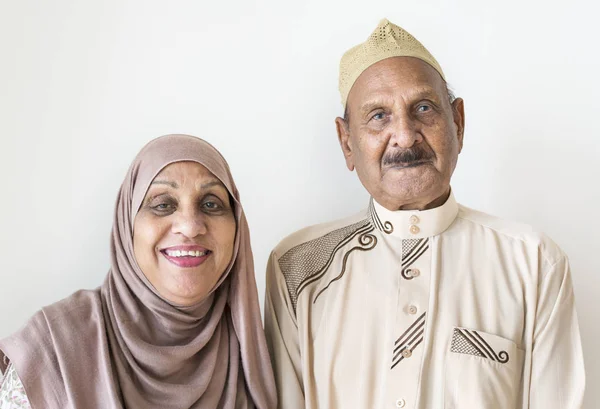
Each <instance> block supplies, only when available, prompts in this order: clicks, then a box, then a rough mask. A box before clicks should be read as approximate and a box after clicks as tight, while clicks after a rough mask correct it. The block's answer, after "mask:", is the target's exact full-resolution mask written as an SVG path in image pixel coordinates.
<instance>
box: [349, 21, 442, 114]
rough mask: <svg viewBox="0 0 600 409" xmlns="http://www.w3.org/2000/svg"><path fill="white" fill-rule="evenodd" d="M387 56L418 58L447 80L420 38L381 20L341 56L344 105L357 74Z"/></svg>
mask: <svg viewBox="0 0 600 409" xmlns="http://www.w3.org/2000/svg"><path fill="white" fill-rule="evenodd" d="M390 57H415V58H419V59H420V60H423V61H425V62H426V63H427V64H429V65H431V66H432V67H433V68H435V70H436V71H437V72H439V73H440V75H441V76H442V78H444V80H445V79H446V78H445V77H444V72H443V71H442V67H440V65H439V64H438V62H437V61H436V60H435V58H433V55H431V54H430V53H429V51H427V49H426V48H425V47H424V46H423V44H421V43H420V42H419V40H417V39H416V38H414V37H413V36H412V35H411V34H410V33H409V32H408V31H406V30H404V29H403V28H402V27H398V26H397V25H395V24H393V23H390V22H389V21H388V20H387V19H383V20H381V22H380V23H379V25H378V26H377V28H376V29H375V31H373V33H372V34H371V35H370V36H369V38H368V39H367V41H365V42H364V43H362V44H359V45H357V46H355V47H352V48H351V49H349V50H348V51H346V52H345V53H344V55H343V56H342V60H341V61H340V84H339V87H340V94H341V96H342V105H343V106H344V107H345V106H346V100H347V99H348V94H349V93H350V89H351V88H352V85H354V82H355V81H356V79H357V78H358V77H359V76H360V74H362V72H363V71H364V70H366V69H367V68H369V67H370V66H371V65H373V64H375V63H376V62H379V61H381V60H385V59H386V58H390Z"/></svg>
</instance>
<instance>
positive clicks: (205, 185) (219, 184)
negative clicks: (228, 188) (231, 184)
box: [200, 180, 225, 189]
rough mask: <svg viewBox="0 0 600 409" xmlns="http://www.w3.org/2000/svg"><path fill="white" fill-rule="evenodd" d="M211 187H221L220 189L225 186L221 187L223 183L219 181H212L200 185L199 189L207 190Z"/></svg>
mask: <svg viewBox="0 0 600 409" xmlns="http://www.w3.org/2000/svg"><path fill="white" fill-rule="evenodd" d="M213 186H221V187H225V186H224V185H223V183H221V181H220V180H213V181H211V182H207V183H204V184H203V185H200V188H201V189H208V188H209V187H213Z"/></svg>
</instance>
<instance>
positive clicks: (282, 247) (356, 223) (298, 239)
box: [273, 210, 370, 258]
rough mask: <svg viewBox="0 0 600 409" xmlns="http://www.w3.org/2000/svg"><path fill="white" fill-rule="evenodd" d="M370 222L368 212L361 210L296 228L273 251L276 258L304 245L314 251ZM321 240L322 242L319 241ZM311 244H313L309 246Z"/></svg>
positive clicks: (339, 240)
mask: <svg viewBox="0 0 600 409" xmlns="http://www.w3.org/2000/svg"><path fill="white" fill-rule="evenodd" d="M369 224H370V219H369V216H368V212H367V211H366V210H361V211H360V212H358V213H355V214H353V215H351V216H347V217H344V218H342V219H337V220H334V221H330V222H325V223H319V224H315V225H311V226H308V227H305V228H303V229H300V230H297V231H296V232H294V233H292V234H290V235H289V236H287V237H285V238H284V239H283V240H281V241H280V242H279V244H278V245H277V246H275V248H274V249H273V253H274V254H275V256H276V257H277V258H280V257H282V256H284V255H285V254H287V253H289V252H290V251H293V250H295V249H298V248H300V247H306V250H308V251H310V249H311V248H314V250H315V251H318V250H319V247H322V244H325V243H327V244H330V245H336V244H338V243H336V242H342V241H344V239H345V238H347V237H348V236H351V235H353V234H354V233H356V232H357V231H361V230H362V229H364V228H365V227H366V226H367V225H369ZM320 242H323V243H320ZM311 244H314V245H313V246H311ZM319 244H321V246H320V245H319Z"/></svg>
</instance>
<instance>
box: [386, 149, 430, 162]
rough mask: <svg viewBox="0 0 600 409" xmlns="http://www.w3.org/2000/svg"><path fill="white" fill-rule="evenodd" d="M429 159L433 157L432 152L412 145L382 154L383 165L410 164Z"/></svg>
mask: <svg viewBox="0 0 600 409" xmlns="http://www.w3.org/2000/svg"><path fill="white" fill-rule="evenodd" d="M430 159H433V154H432V153H430V152H428V151H427V150H425V149H424V148H423V147H421V146H414V147H412V148H408V149H404V150H401V151H394V152H390V153H387V154H385V155H384V156H383V164H384V165H385V166H389V165H411V164H413V163H416V162H423V161H426V160H430Z"/></svg>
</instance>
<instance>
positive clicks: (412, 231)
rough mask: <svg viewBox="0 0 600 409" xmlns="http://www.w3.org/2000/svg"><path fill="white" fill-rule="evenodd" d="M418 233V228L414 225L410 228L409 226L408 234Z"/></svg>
mask: <svg viewBox="0 0 600 409" xmlns="http://www.w3.org/2000/svg"><path fill="white" fill-rule="evenodd" d="M420 231H421V229H419V226H415V225H414V224H413V225H412V226H410V232H411V233H412V234H417V233H418V232H420Z"/></svg>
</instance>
